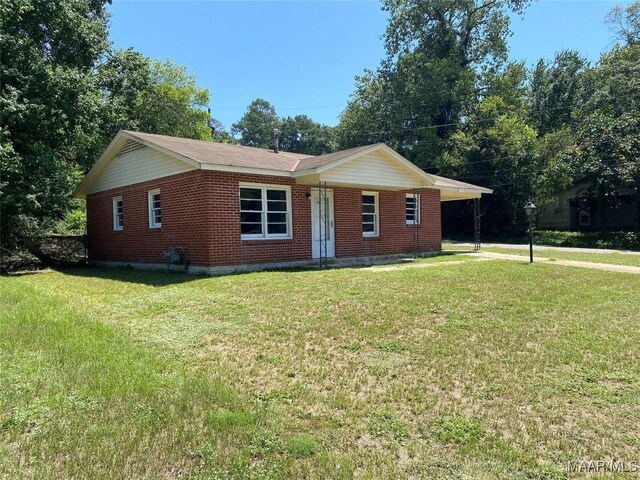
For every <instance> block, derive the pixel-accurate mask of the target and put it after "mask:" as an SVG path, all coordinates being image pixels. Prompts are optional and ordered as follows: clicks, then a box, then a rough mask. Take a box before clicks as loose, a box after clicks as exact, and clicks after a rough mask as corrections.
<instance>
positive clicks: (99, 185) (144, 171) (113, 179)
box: [89, 141, 196, 193]
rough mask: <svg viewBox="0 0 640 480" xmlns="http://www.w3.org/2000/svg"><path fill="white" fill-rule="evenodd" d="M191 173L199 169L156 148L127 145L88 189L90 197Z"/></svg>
mask: <svg viewBox="0 0 640 480" xmlns="http://www.w3.org/2000/svg"><path fill="white" fill-rule="evenodd" d="M189 170H196V167H194V166H192V165H189V164H188V163H186V162H183V161H182V160H178V159H177V158H174V157H172V156H170V155H167V154H166V153H163V152H160V151H158V150H155V149H153V148H150V147H147V146H144V145H141V144H139V143H137V142H132V141H128V142H127V143H126V144H125V145H124V146H123V147H122V149H121V150H120V153H119V154H118V155H116V156H115V157H114V158H113V160H111V161H110V162H109V163H108V164H107V166H106V167H105V168H104V170H102V172H100V173H99V174H98V176H97V178H96V179H95V181H94V182H93V184H92V185H91V187H90V188H89V193H95V192H102V191H104V190H109V189H111V188H118V187H124V186H125V185H133V184H134V183H140V182H146V181H148V180H155V179H156V178H161V177H167V176H169V175H175V174H177V173H183V172H188V171H189Z"/></svg>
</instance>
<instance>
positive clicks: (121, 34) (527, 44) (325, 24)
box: [110, 0, 628, 129]
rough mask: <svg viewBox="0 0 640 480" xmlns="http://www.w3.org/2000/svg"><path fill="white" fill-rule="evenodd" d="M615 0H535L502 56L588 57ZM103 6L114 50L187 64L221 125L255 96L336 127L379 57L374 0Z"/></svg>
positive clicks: (607, 40) (380, 21) (601, 41)
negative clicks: (571, 52)
mask: <svg viewBox="0 0 640 480" xmlns="http://www.w3.org/2000/svg"><path fill="white" fill-rule="evenodd" d="M616 3H625V2H611V1H605V0H601V1H593V0H592V1H580V0H574V1H544V0H543V1H539V2H537V3H534V4H533V5H531V6H530V7H529V8H528V9H527V11H526V12H525V14H524V17H523V18H518V17H514V18H513V19H512V30H513V36H512V37H511V39H510V40H509V44H510V57H511V58H512V59H517V60H525V61H526V62H527V64H532V63H535V61H536V60H537V59H538V58H540V57H544V58H552V57H553V55H554V52H556V51H558V50H562V49H567V48H572V49H577V50H579V51H580V52H581V53H582V54H583V55H585V56H586V57H587V58H589V59H590V60H592V61H596V60H597V59H598V57H599V55H600V53H601V52H603V51H605V50H607V49H609V48H610V47H611V46H612V45H613V43H614V39H613V33H612V32H611V31H610V29H609V27H608V26H606V25H605V24H604V16H605V14H606V12H608V11H609V9H610V8H611V7H612V6H613V5H615V4H616ZM627 3H628V2H627ZM110 11H111V14H112V17H111V40H112V41H113V43H114V46H115V47H116V48H127V47H133V48H135V49H136V50H138V51H140V52H142V53H143V54H144V55H147V56H149V57H152V58H157V59H170V60H172V61H173V62H175V63H178V64H180V65H184V66H186V67H187V68H188V70H189V72H190V73H192V74H194V75H195V76H196V78H197V81H198V84H199V86H201V87H205V88H207V89H209V91H210V92H211V97H212V98H211V108H212V113H213V116H214V117H216V118H217V119H218V120H220V121H221V122H222V123H223V124H224V126H225V128H227V129H229V128H230V127H231V124H232V123H233V122H235V121H237V120H238V119H239V118H240V117H241V116H242V114H243V113H244V111H245V110H246V107H247V105H248V104H249V103H250V102H251V101H252V100H253V99H255V98H258V97H261V98H264V99H266V100H268V101H269V102H271V103H272V104H273V105H274V106H275V107H276V110H277V112H278V114H279V115H281V116H285V115H296V114H307V115H309V116H310V117H312V118H313V119H314V120H316V121H319V122H322V123H326V124H329V125H335V124H336V123H337V122H338V115H339V114H340V112H341V111H342V110H343V108H344V106H345V105H346V102H347V100H348V98H349V95H350V94H351V92H352V91H353V89H354V76H355V75H358V74H361V73H362V72H363V70H364V69H365V68H370V69H375V68H376V67H377V65H378V64H379V62H380V59H381V58H382V57H383V55H384V49H383V46H382V40H381V39H380V36H381V35H382V33H383V32H384V29H385V26H386V18H387V17H386V13H385V12H382V11H381V10H380V4H379V2H377V1H324V0H322V1H271V2H267V1H259V2H258V1H256V2H249V1H235V2H220V1H199V2H191V1H166V0H163V1H125V0H114V3H113V5H112V6H111V7H110Z"/></svg>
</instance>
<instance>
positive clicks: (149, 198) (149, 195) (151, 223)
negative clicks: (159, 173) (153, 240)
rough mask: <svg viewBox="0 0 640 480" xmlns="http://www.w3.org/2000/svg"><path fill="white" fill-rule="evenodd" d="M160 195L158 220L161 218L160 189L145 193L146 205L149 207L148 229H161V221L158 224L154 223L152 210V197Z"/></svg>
mask: <svg viewBox="0 0 640 480" xmlns="http://www.w3.org/2000/svg"><path fill="white" fill-rule="evenodd" d="M154 195H160V208H159V210H160V218H162V194H161V193H160V189H159V188H156V189H155V190H150V191H149V192H148V193H147V204H148V207H149V228H162V220H161V221H160V222H159V223H156V222H155V215H154V210H155V209H154V208H153V196H154Z"/></svg>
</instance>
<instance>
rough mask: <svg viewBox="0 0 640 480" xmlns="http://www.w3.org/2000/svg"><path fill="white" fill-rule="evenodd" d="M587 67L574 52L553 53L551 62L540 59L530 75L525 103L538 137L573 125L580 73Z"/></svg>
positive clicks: (579, 96)
mask: <svg viewBox="0 0 640 480" xmlns="http://www.w3.org/2000/svg"><path fill="white" fill-rule="evenodd" d="M588 66H589V64H588V62H587V60H586V59H585V58H584V57H582V56H581V55H580V54H579V53H578V52H576V51H573V50H564V51H561V52H558V53H556V56H555V60H554V62H553V63H549V62H546V61H545V60H543V59H540V60H539V61H538V63H537V64H536V66H535V68H534V69H533V71H532V72H531V80H530V93H529V102H530V106H529V108H530V110H531V119H532V123H533V125H534V126H535V127H536V128H537V130H538V133H539V134H540V135H544V134H545V133H548V132H552V131H554V130H557V129H559V128H562V127H564V126H566V125H570V124H571V123H572V122H573V119H572V115H573V113H574V112H575V111H576V109H577V108H579V107H580V104H581V102H582V101H583V95H582V93H583V86H582V84H583V81H584V72H585V71H586V69H587V67H588Z"/></svg>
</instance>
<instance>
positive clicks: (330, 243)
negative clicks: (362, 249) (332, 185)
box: [311, 188, 336, 258]
mask: <svg viewBox="0 0 640 480" xmlns="http://www.w3.org/2000/svg"><path fill="white" fill-rule="evenodd" d="M325 191H326V197H325V204H324V207H323V208H322V213H323V214H324V213H325V212H326V215H322V217H324V218H321V215H320V213H321V208H320V207H321V205H320V193H319V191H318V189H317V188H312V189H311V239H312V240H311V241H312V254H313V258H320V249H321V241H320V239H321V236H320V233H321V232H322V233H324V234H325V236H326V246H327V252H326V255H327V257H329V258H332V257H335V256H336V241H335V235H334V231H333V190H325ZM323 196H324V195H323ZM321 221H322V222H321ZM325 225H326V228H325ZM322 243H323V244H324V242H322ZM323 253H324V252H323Z"/></svg>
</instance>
